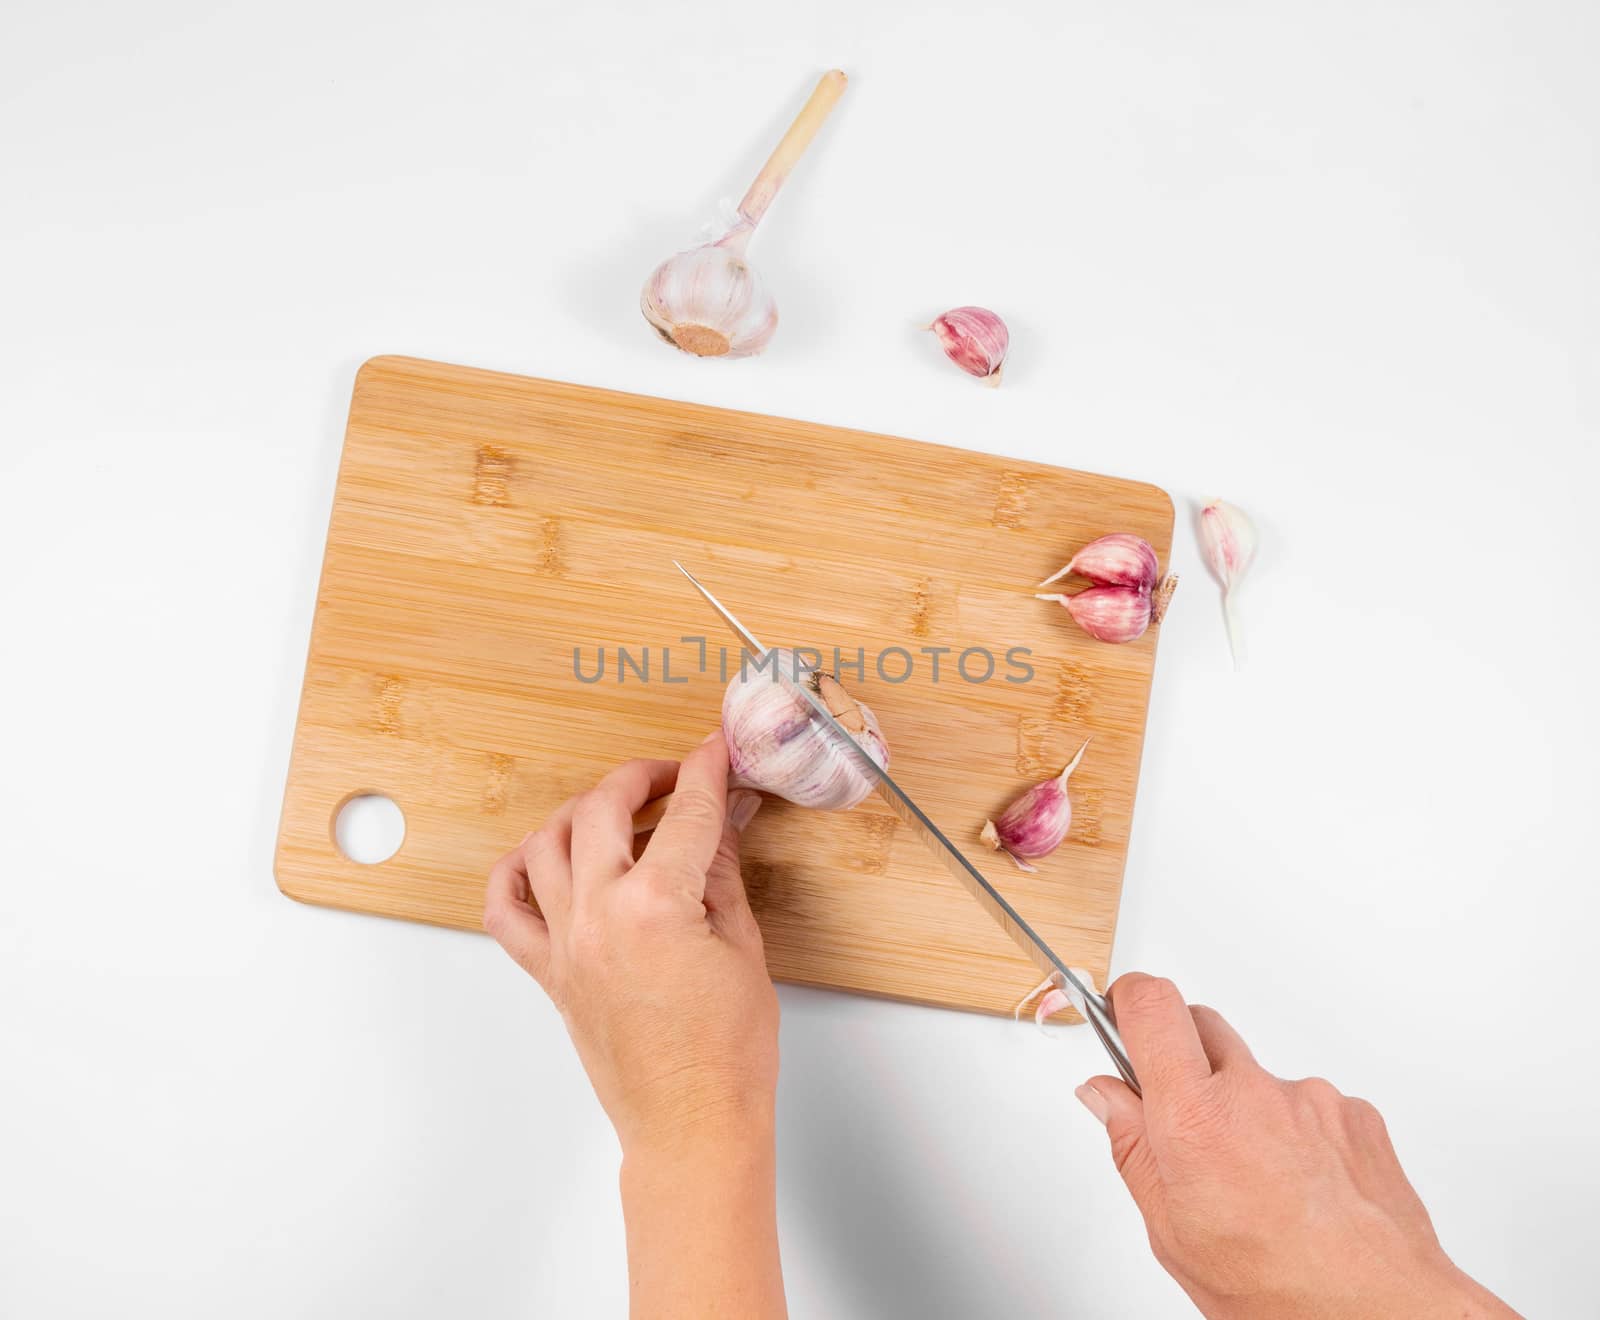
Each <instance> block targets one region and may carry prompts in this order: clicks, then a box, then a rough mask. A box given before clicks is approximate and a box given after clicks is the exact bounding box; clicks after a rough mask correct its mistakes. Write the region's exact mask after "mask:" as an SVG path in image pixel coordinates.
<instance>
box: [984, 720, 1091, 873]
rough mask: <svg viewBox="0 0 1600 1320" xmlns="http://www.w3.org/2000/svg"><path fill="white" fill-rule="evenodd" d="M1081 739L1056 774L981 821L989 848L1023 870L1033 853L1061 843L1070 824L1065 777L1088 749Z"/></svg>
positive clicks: (1045, 853) (1045, 851) (1044, 854)
mask: <svg viewBox="0 0 1600 1320" xmlns="http://www.w3.org/2000/svg"><path fill="white" fill-rule="evenodd" d="M1088 747H1089V743H1088V740H1087V739H1085V740H1084V744H1083V746H1082V747H1080V748H1078V754H1077V755H1076V756H1074V757H1073V758H1072V760H1071V761H1069V762H1068V763H1067V767H1066V769H1064V770H1063V771H1062V772H1061V773H1060V774H1059V775H1056V776H1055V777H1054V778H1053V779H1046V780H1044V781H1043V782H1042V783H1038V784H1035V785H1034V786H1033V787H1032V788H1030V789H1029V790H1028V791H1027V792H1026V793H1024V794H1023V795H1022V796H1021V797H1019V798H1018V799H1017V800H1016V801H1015V802H1013V803H1012V804H1011V805H1010V806H1009V807H1007V808H1006V809H1005V810H1004V811H1002V812H1001V813H1000V814H999V815H998V816H997V817H995V819H993V820H987V821H985V822H984V823H983V831H982V833H981V834H980V835H979V836H978V837H979V838H981V839H982V840H983V841H984V842H985V843H986V844H988V845H989V846H990V847H991V848H994V849H996V850H998V851H1000V852H1003V853H1005V854H1007V855H1008V856H1009V857H1010V858H1011V860H1012V861H1014V862H1015V863H1016V864H1017V865H1018V866H1019V867H1021V868H1022V869H1023V870H1024V871H1032V870H1035V869H1036V868H1034V867H1032V866H1030V865H1029V864H1028V862H1029V860H1030V859H1032V858H1036V857H1047V856H1049V855H1050V854H1051V853H1053V852H1054V851H1055V850H1056V849H1057V848H1059V847H1060V846H1061V841H1062V840H1063V839H1065V838H1066V837H1067V831H1068V830H1069V829H1070V828H1071V827H1072V800H1071V799H1070V798H1069V797H1068V796H1067V780H1068V778H1069V777H1070V776H1071V774H1072V772H1073V771H1074V770H1076V769H1077V768H1078V762H1080V761H1081V760H1083V754H1084V752H1085V751H1087V750H1088Z"/></svg>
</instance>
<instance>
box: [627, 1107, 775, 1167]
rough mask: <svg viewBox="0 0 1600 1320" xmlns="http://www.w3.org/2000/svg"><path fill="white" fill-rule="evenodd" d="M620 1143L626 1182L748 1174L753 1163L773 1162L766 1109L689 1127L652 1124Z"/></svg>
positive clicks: (745, 1110) (708, 1118) (772, 1128)
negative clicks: (721, 1172)
mask: <svg viewBox="0 0 1600 1320" xmlns="http://www.w3.org/2000/svg"><path fill="white" fill-rule="evenodd" d="M621 1141H622V1169H623V1176H624V1179H626V1178H627V1177H628V1176H629V1174H630V1172H631V1173H633V1174H636V1175H637V1176H639V1177H644V1178H654V1177H658V1176H673V1175H676V1174H680V1173H683V1172H686V1171H690V1170H695V1171H699V1172H701V1173H702V1174H704V1173H710V1172H715V1171H717V1170H718V1169H721V1168H723V1167H729V1168H748V1167H749V1166H750V1164H751V1163H752V1161H755V1160H759V1159H763V1158H765V1159H771V1158H773V1157H774V1155H775V1147H776V1135H775V1125H774V1121H773V1114H772V1108H771V1106H770V1105H767V1106H755V1107H750V1108H741V1109H740V1110H739V1111H738V1112H733V1113H724V1114H718V1115H715V1116H702V1117H700V1118H697V1119H695V1120H693V1121H689V1122H679V1123H658V1124H652V1125H649V1126H645V1127H641V1128H639V1129H637V1130H635V1131H632V1132H630V1133H628V1134H627V1135H626V1136H622V1137H621Z"/></svg>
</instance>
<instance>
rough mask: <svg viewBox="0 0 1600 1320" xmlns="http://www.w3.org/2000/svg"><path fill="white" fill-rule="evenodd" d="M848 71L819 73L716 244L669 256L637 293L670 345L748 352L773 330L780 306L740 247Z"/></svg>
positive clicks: (718, 353) (723, 353) (700, 353)
mask: <svg viewBox="0 0 1600 1320" xmlns="http://www.w3.org/2000/svg"><path fill="white" fill-rule="evenodd" d="M845 81H846V80H845V76H844V74H843V73H841V72H840V71H839V70H838V69H833V70H831V71H830V72H828V73H825V74H823V76H822V80H821V81H820V82H818V83H817V86H816V90H815V91H813V92H812V93H811V99H810V100H808V101H807V102H806V104H805V107H804V108H803V109H802V110H801V111H800V113H799V115H797V116H796V117H795V121H794V123H792V124H791V125H790V126H789V131H788V132H787V133H785V134H784V135H783V140H782V141H781V142H779V143H778V145H777V148H776V149H775V150H774V151H773V153H772V155H771V157H770V158H769V159H768V161H767V163H766V164H765V165H764V166H762V168H761V173H760V174H758V175H757V176H756V180H755V182H754V183H752V184H751V185H750V189H749V191H748V192H746V193H745V195H744V200H743V201H741V202H740V203H739V216H738V219H737V221H736V222H735V223H734V226H733V228H732V229H730V230H729V231H728V232H727V233H726V234H725V235H723V236H722V237H721V238H720V239H718V240H717V241H715V242H713V243H706V244H704V245H703V246H701V247H695V248H690V249H689V250H688V251H686V252H679V253H677V254H676V255H674V256H670V257H668V258H667V259H666V260H665V261H663V262H662V263H661V264H660V265H659V266H657V267H656V268H655V270H654V271H652V272H651V275H650V278H649V279H648V280H646V281H645V284H644V291H643V292H642V293H641V294H640V295H639V307H640V310H641V311H643V312H644V319H645V320H647V321H648V322H650V324H651V325H652V326H654V327H655V329H656V332H657V333H658V334H659V335H660V336H661V337H662V338H663V339H665V340H666V341H667V342H668V343H669V344H673V345H676V346H677V347H678V348H681V349H682V350H683V351H684V352H685V353H693V354H694V355H695V356H697V357H729V358H738V357H749V356H751V355H752V354H755V353H759V352H760V351H761V350H762V349H763V348H765V347H766V346H767V342H768V341H769V340H770V339H771V338H772V336H773V335H774V334H775V333H776V332H777V329H778V305H777V303H776V302H775V301H774V299H773V297H772V295H771V294H770V293H769V292H768V291H767V289H766V287H765V286H764V285H763V284H762V282H761V279H760V277H759V276H758V275H757V274H756V272H755V270H754V269H753V268H752V267H751V265H750V263H749V262H748V261H747V260H746V259H745V249H746V248H747V247H749V245H750V239H751V236H752V235H753V234H754V233H755V231H756V226H757V225H758V224H760V223H761V217H762V216H764V215H765V214H766V213H767V207H769V206H771V205H772V199H773V198H774V197H776V196H777V195H778V189H779V188H781V187H782V186H783V182H784V180H785V179H787V178H788V177H789V171H790V170H792V169H793V168H794V165H795V162H796V161H798V160H799V159H800V156H801V153H803V152H804V151H805V149H806V147H808V146H809V145H810V143H811V139H812V138H813V137H814V136H815V135H816V132H817V129H819V128H820V127H821V126H822V121H823V120H824V119H826V118H827V117H828V112H829V111H830V110H832V109H833V107H834V103H835V102H837V101H838V99H839V97H840V96H841V95H843V93H844V89H845Z"/></svg>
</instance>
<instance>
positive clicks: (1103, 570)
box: [1039, 532, 1161, 591]
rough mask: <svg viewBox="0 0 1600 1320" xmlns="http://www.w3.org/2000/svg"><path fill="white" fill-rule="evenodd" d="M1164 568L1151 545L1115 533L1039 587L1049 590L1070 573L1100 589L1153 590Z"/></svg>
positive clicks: (1139, 538)
mask: <svg viewBox="0 0 1600 1320" xmlns="http://www.w3.org/2000/svg"><path fill="white" fill-rule="evenodd" d="M1160 572H1161V567H1160V564H1159V563H1158V561H1157V560H1156V552H1155V549H1154V547H1153V546H1151V544H1150V542H1148V541H1146V540H1145V539H1144V537H1142V536H1134V535H1133V534H1132V533H1131V532H1112V533H1111V534H1110V535H1109V536H1102V537H1099V538H1098V539H1096V540H1093V541H1090V542H1089V544H1088V545H1086V546H1084V547H1083V549H1082V550H1080V551H1078V553H1077V554H1075V555H1073V556H1072V558H1071V559H1070V560H1069V561H1068V562H1067V566H1066V567H1065V568H1063V569H1062V570H1061V571H1060V572H1059V573H1052V574H1051V575H1050V576H1049V577H1047V578H1046V579H1045V580H1044V581H1043V582H1041V583H1040V584H1039V585H1040V586H1041V587H1048V586H1049V585H1050V584H1051V583H1052V582H1059V581H1060V580H1061V579H1062V578H1064V577H1066V576H1068V575H1069V574H1072V573H1076V574H1077V575H1078V576H1079V577H1086V578H1088V579H1089V581H1091V582H1093V583H1094V584H1095V585H1096V586H1097V587H1139V588H1141V589H1143V590H1145V591H1150V590H1151V589H1153V588H1154V587H1155V585H1156V578H1157V577H1158V576H1159V575H1160Z"/></svg>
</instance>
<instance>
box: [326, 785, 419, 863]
mask: <svg viewBox="0 0 1600 1320" xmlns="http://www.w3.org/2000/svg"><path fill="white" fill-rule="evenodd" d="M405 837H406V818H405V813H404V812H402V811H401V810H400V807H399V805H398V804H397V803H396V802H395V800H394V799H393V798H391V797H385V796H384V795H383V794H382V793H357V794H356V795H355V796H354V797H352V798H347V799H346V800H345V803H344V805H343V806H341V807H340V808H339V810H338V812H337V813H336V814H335V815H334V818H333V841H334V842H335V843H336V844H338V845H339V851H340V852H342V853H343V854H344V855H345V856H346V857H348V858H349V859H350V860H351V861H352V862H360V863H361V864H362V865H364V866H376V865H377V864H378V863H379V862H386V861H388V860H389V859H390V858H391V857H393V856H394V855H395V854H396V853H397V852H399V851H400V845H401V844H402V843H404V842H405Z"/></svg>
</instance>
